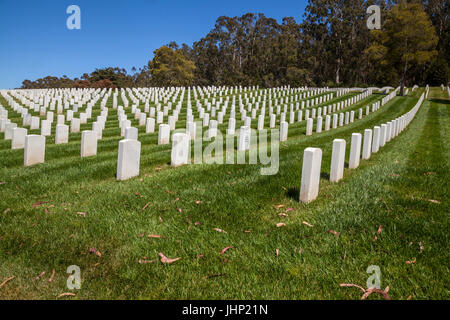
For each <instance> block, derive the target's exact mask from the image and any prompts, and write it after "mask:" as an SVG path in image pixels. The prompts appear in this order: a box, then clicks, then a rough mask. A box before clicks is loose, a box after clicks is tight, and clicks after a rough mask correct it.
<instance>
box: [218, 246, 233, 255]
mask: <svg viewBox="0 0 450 320" xmlns="http://www.w3.org/2000/svg"><path fill="white" fill-rule="evenodd" d="M231 248H233V247H232V246H229V247H225V248H223V249H222V251H220V254H224V253H225V252H227V250H228V249H231Z"/></svg>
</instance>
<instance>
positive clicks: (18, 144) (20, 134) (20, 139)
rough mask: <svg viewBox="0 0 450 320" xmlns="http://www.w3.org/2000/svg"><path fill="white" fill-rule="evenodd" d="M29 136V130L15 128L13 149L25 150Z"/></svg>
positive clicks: (12, 141) (12, 140) (12, 142)
mask: <svg viewBox="0 0 450 320" xmlns="http://www.w3.org/2000/svg"><path fill="white" fill-rule="evenodd" d="M26 135H27V129H25V128H14V129H13V132H12V139H11V149H23V148H24V147H25V137H26Z"/></svg>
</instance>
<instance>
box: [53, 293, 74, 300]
mask: <svg viewBox="0 0 450 320" xmlns="http://www.w3.org/2000/svg"><path fill="white" fill-rule="evenodd" d="M62 297H75V293H72V292H64V293H61V294H60V295H59V296H57V297H56V298H57V299H58V298H62Z"/></svg>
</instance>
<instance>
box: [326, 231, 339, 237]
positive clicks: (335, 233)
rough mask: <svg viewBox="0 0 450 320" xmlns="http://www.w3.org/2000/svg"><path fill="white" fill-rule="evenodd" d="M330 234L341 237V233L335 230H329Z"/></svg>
mask: <svg viewBox="0 0 450 320" xmlns="http://www.w3.org/2000/svg"><path fill="white" fill-rule="evenodd" d="M328 232H329V233H331V234H334V235H336V236H338V235H340V234H341V233H340V232H337V231H334V230H328Z"/></svg>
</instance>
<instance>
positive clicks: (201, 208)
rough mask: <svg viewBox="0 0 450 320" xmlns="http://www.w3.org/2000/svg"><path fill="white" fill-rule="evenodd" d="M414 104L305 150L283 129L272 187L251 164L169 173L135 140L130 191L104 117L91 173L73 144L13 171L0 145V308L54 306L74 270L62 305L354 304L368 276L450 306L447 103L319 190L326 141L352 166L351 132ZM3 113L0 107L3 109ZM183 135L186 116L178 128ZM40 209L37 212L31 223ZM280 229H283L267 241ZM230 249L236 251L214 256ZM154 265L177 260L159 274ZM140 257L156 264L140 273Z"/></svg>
mask: <svg viewBox="0 0 450 320" xmlns="http://www.w3.org/2000/svg"><path fill="white" fill-rule="evenodd" d="M422 92H423V90H420V91H419V90H417V91H416V92H414V93H410V95H409V96H408V97H397V98H395V99H394V100H393V101H391V102H390V103H389V104H387V105H386V106H383V107H382V108H381V109H380V110H379V111H377V112H375V113H373V114H370V115H369V116H367V117H363V119H362V120H357V121H355V122H354V123H352V124H349V125H347V126H344V127H341V128H338V129H335V130H331V131H329V132H324V133H321V134H314V135H313V136H310V137H306V136H305V135H304V128H305V125H304V123H302V124H296V125H294V126H289V140H288V141H287V142H284V143H282V145H281V146H280V168H279V172H278V174H277V175H274V176H262V175H260V167H261V166H259V165H190V166H183V167H179V168H171V167H170V166H168V162H169V161H170V146H157V145H156V139H157V134H151V135H145V134H142V133H141V134H140V137H139V139H140V141H141V142H142V151H141V154H142V156H141V174H140V176H139V177H138V178H135V179H131V180H129V181H126V182H116V181H115V178H114V173H115V169H116V161H117V159H116V157H117V148H118V141H119V140H120V137H119V129H118V126H117V121H115V120H112V119H116V113H115V111H113V110H111V113H110V115H109V118H108V119H109V120H108V122H107V128H106V129H105V130H104V131H103V140H102V141H99V148H98V156H97V157H94V158H85V159H82V158H80V157H79V150H80V135H79V134H78V135H71V136H70V143H69V144H68V145H58V146H56V145H54V144H53V141H52V139H53V138H48V139H47V150H46V162H45V164H41V165H36V166H33V167H27V168H25V167H23V151H21V150H10V142H7V141H4V140H3V134H1V133H0V164H1V166H0V181H1V182H5V183H4V184H1V185H0V195H1V197H0V283H1V282H2V281H3V280H5V279H6V278H8V277H11V276H15V278H14V279H13V280H11V281H9V282H8V283H7V284H5V285H4V286H3V287H2V288H0V298H2V299H54V298H56V297H57V296H58V295H59V294H61V293H63V292H70V290H68V289H67V288H66V279H67V276H68V275H67V273H66V268H67V267H68V266H69V265H78V266H80V268H81V272H82V288H81V290H74V291H72V292H74V293H75V294H76V296H75V297H71V298H70V299H359V298H360V297H361V291H360V290H358V289H355V288H341V287H340V286H339V284H340V283H355V284H359V285H361V286H363V287H365V283H366V280H367V278H368V276H369V275H368V274H366V269H367V267H368V266H369V265H378V266H379V267H380V268H381V273H382V274H381V281H382V287H383V288H385V287H386V286H388V285H389V286H390V291H389V294H390V296H391V297H392V298H393V299H407V298H408V297H411V298H412V299H448V298H449V297H450V294H449V267H448V266H449V254H448V252H449V247H448V246H449V238H448V233H447V231H448V229H449V219H448V213H449V212H450V210H449V204H448V191H449V187H448V181H449V178H450V177H449V167H448V158H449V149H448V148H449V147H448V143H447V142H448V141H449V131H448V119H449V106H450V101H449V100H448V99H445V98H444V94H446V93H444V92H441V91H440V90H439V89H433V90H432V91H431V93H430V96H429V100H426V101H425V102H424V104H423V105H422V107H421V109H420V110H419V112H418V113H417V115H416V118H415V119H414V120H413V121H412V122H411V124H410V125H409V126H408V128H407V129H406V130H405V131H404V132H402V133H401V134H400V135H399V136H398V137H396V138H395V139H394V140H392V141H391V142H389V143H388V144H387V145H386V146H385V147H383V148H382V149H381V150H380V151H379V152H378V153H377V154H373V155H372V157H371V158H370V160H367V161H366V160H362V161H361V166H360V167H359V168H358V169H357V170H349V169H345V177H344V180H343V181H341V182H340V183H338V184H331V183H329V182H328V181H327V179H326V177H327V175H328V174H329V166H330V158H331V147H332V140H333V139H335V138H342V139H346V140H347V159H348V152H349V143H350V138H351V133H353V132H363V130H364V129H366V128H371V127H373V126H374V125H379V124H381V123H384V122H387V121H389V120H391V119H394V118H395V117H398V116H399V115H402V114H404V113H405V112H407V111H408V110H410V109H411V108H412V107H413V106H414V104H415V103H416V101H417V99H418V97H419V96H420V94H421V93H422ZM379 98H381V96H378V95H374V96H371V97H370V98H369V100H365V101H363V102H360V104H358V106H352V107H350V108H348V109H345V110H353V109H355V110H356V109H357V108H358V107H363V106H365V105H367V104H368V101H372V100H373V99H379ZM370 99H372V100H370ZM110 100H111V99H110ZM336 101H338V100H336ZM0 103H2V104H3V105H4V106H6V105H7V104H6V101H5V100H3V98H2V97H0ZM119 104H120V97H119ZM352 108H353V109H352ZM94 110H95V112H93V117H94V118H95V117H96V115H97V114H98V113H99V110H98V108H97V109H94ZM14 116H16V117H18V115H17V114H16V115H13V112H12V110H11V109H10V118H11V117H13V118H14ZM356 117H357V114H356ZM55 119H56V118H55ZM184 120H185V115H184V114H183V115H181V116H180V121H179V123H177V127H184V125H185V122H184ZM133 123H134V124H136V122H133ZM224 123H225V124H224V126H221V127H220V128H221V129H223V128H225V127H226V121H225V122H224ZM266 125H267V124H266ZM90 126H91V125H90V124H89V125H83V126H82V130H83V129H87V128H90ZM239 126H240V122H238V123H237V124H236V128H239ZM140 130H142V129H140ZM306 147H320V148H322V150H323V162H322V176H323V178H322V179H321V187H320V193H319V198H318V200H317V201H315V202H313V203H311V204H308V205H306V204H302V203H299V202H298V193H299V186H300V178H301V167H302V155H303V150H304V149H305V148H306ZM429 200H435V201H433V202H431V201H429ZM37 201H45V202H46V203H44V204H42V205H40V206H37V207H35V208H33V203H35V202H37ZM198 201H201V202H200V203H196V202H198ZM147 203H148V206H147V207H146V208H145V210H142V208H143V207H144V206H145V205H146V204H147ZM279 205H284V207H282V208H277V207H278V206H279ZM288 208H294V210H293V211H290V212H288V213H286V214H287V215H288V217H283V216H279V214H280V213H285V211H286V210H287V209H288ZM178 209H181V212H180V211H179V210H178ZM77 212H85V214H86V217H83V216H81V215H79V214H77ZM303 221H306V222H308V223H310V224H312V225H313V227H308V226H306V225H304V224H303V223H302V222H303ZM196 222H200V224H196ZM279 222H284V223H286V226H285V227H281V228H277V227H276V224H277V223H279ZM380 225H382V226H383V228H382V232H381V234H377V230H378V228H379V226H380ZM214 228H220V229H222V230H225V231H226V233H220V232H217V231H215V230H214ZM329 230H335V231H337V232H340V234H339V235H338V236H336V235H333V234H331V233H329V232H328V231H329ZM244 231H251V232H244ZM142 234H145V236H144V237H142V236H141V235H142ZM148 234H159V235H163V236H164V238H162V239H149V238H148V237H147V235H148ZM376 235H377V240H375V236H376ZM419 243H421V245H422V246H423V250H421V249H420V245H419ZM227 246H233V248H231V249H229V250H228V251H227V252H226V253H225V254H223V255H222V254H220V253H221V250H222V249H223V248H224V247H227ZM90 248H95V249H96V250H98V251H99V252H101V254H102V256H101V257H98V256H96V255H95V254H92V253H89V249H90ZM277 249H278V252H279V255H278V256H277V255H276V250H277ZM300 250H301V253H299V251H300ZM159 252H162V253H164V254H165V255H166V256H168V257H171V258H174V257H180V258H181V259H180V260H179V261H177V262H175V263H173V264H170V265H163V264H161V263H160V262H159V259H158V253H159ZM199 255H203V257H199ZM144 257H145V259H147V260H153V261H154V262H153V263H148V264H139V262H138V261H139V260H140V259H144ZM414 259H415V260H416V262H415V263H413V264H407V263H406V261H412V260H414ZM53 269H54V270H55V276H54V279H53V281H52V282H48V279H49V277H50V274H51V273H52V270H53ZM42 271H46V273H45V275H43V276H42V277H41V278H40V279H36V277H37V276H38V275H39V274H41V272H42ZM376 298H379V297H376V296H371V299H376Z"/></svg>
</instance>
